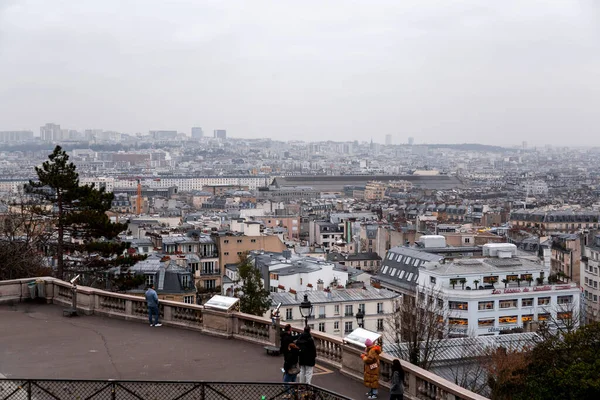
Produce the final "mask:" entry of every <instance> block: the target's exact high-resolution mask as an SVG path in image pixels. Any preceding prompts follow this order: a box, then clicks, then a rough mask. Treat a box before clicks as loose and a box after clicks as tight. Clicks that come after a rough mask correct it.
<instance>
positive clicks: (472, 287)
mask: <svg viewBox="0 0 600 400" xmlns="http://www.w3.org/2000/svg"><path fill="white" fill-rule="evenodd" d="M426 250H427V249H426V248H423V249H419V250H417V249H415V248H406V247H395V248H392V249H390V250H389V251H388V254H387V255H386V258H385V260H384V261H383V263H382V267H381V270H380V272H379V273H378V275H377V276H376V277H374V278H373V280H372V283H373V285H374V286H376V287H382V288H388V289H390V290H395V291H397V292H399V293H404V294H407V295H411V296H415V295H416V294H417V293H418V292H419V291H427V290H429V289H433V290H434V291H435V292H436V294H437V295H439V297H440V298H441V299H443V301H444V306H445V308H447V310H448V315H449V317H448V327H449V333H450V335H451V336H466V335H469V336H480V335H492V334H499V333H500V332H501V331H509V330H511V329H514V328H524V327H527V325H528V324H530V323H533V322H542V321H546V322H547V323H548V324H549V325H550V323H552V324H553V325H554V326H560V325H578V323H579V316H580V292H581V291H580V289H579V287H577V285H576V284H549V283H548V282H547V279H546V278H547V276H548V275H549V268H548V267H547V266H544V265H542V264H539V263H537V262H534V261H531V260H530V259H525V258H520V257H517V255H516V252H517V249H516V246H514V245H512V244H508V243H494V244H486V245H484V246H483V257H481V258H444V257H443V256H440V255H436V254H432V253H427V251H426Z"/></svg>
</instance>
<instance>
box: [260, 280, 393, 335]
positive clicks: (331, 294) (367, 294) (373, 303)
mask: <svg viewBox="0 0 600 400" xmlns="http://www.w3.org/2000/svg"><path fill="white" fill-rule="evenodd" d="M304 295H307V296H308V300H309V301H310V302H311V303H312V306H313V313H312V316H311V317H310V318H309V319H308V325H309V326H310V327H311V329H313V330H315V331H318V332H324V333H329V334H331V335H336V336H341V337H344V336H346V335H348V334H350V333H351V332H352V331H353V330H354V329H356V328H358V327H359V326H358V323H357V320H356V313H357V312H358V311H359V310H361V311H362V312H363V313H364V315H365V318H364V328H365V329H367V330H370V331H373V332H382V333H383V331H384V330H385V329H386V322H385V321H386V319H387V318H388V317H389V315H390V313H391V312H392V310H393V308H394V306H393V301H394V299H396V298H397V297H398V294H397V293H394V292H391V291H389V290H385V289H376V288H374V287H366V288H364V289H330V290H308V291H299V292H283V293H272V294H271V301H272V304H273V306H276V305H277V304H279V303H281V308H280V313H281V322H282V323H286V324H291V325H293V326H304V318H303V317H302V315H301V314H300V308H299V306H300V303H301V302H302V301H303V300H304ZM265 316H269V312H267V313H266V314H265Z"/></svg>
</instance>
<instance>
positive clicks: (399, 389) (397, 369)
mask: <svg viewBox="0 0 600 400" xmlns="http://www.w3.org/2000/svg"><path fill="white" fill-rule="evenodd" d="M391 383H392V387H391V388H390V400H402V399H404V370H403V369H402V365H400V360H398V359H397V358H396V359H395V360H394V361H392V379H391Z"/></svg>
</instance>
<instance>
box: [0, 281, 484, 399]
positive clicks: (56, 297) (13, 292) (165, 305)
mask: <svg viewBox="0 0 600 400" xmlns="http://www.w3.org/2000/svg"><path fill="white" fill-rule="evenodd" d="M38 279H41V280H43V281H44V283H43V285H44V290H43V292H44V297H45V298H46V302H48V303H53V304H59V305H63V306H70V305H71V301H72V296H73V292H72V290H71V289H72V287H71V285H70V284H69V283H67V282H64V281H61V280H58V279H55V278H32V279H18V280H11V281H0V304H2V303H13V302H21V301H26V300H28V299H30V291H29V288H28V284H29V283H32V282H35V281H37V280H38ZM38 292H39V293H41V292H42V291H41V290H40V291H38ZM76 295H77V309H78V311H79V312H80V313H83V314H87V315H92V314H93V315H102V316H109V317H113V318H121V319H127V320H130V321H135V320H137V321H140V322H144V323H146V322H147V319H148V314H147V306H146V299H145V298H143V297H138V296H132V295H127V294H121V293H113V292H106V291H103V290H99V289H94V288H90V287H85V286H78V287H77V291H76ZM159 309H160V314H161V322H162V323H163V325H166V326H174V327H183V328H186V329H191V330H196V331H198V332H202V333H207V334H211V335H214V336H221V337H225V338H235V339H239V340H246V341H249V342H252V343H259V344H265V345H271V346H272V345H274V344H275V342H276V338H277V336H279V335H280V331H279V329H277V327H275V326H274V325H273V324H272V322H271V320H270V319H269V318H263V317H258V316H255V315H249V314H243V313H240V312H222V311H216V310H210V309H205V308H204V307H203V306H198V305H194V304H185V303H179V302H175V301H169V300H162V301H161V302H160V305H159ZM293 329H294V330H295V331H296V332H301V331H302V328H301V327H294V328H293ZM312 336H313V338H314V340H315V344H316V348H317V359H318V360H319V362H321V363H324V364H327V365H329V366H330V367H331V368H333V369H337V370H339V371H340V372H342V373H343V374H345V375H348V376H351V377H353V378H356V379H359V380H362V378H363V372H364V365H363V363H362V360H361V359H360V354H361V352H362V351H363V349H358V348H356V347H352V346H350V345H347V344H345V343H344V342H343V340H342V339H341V338H340V337H339V336H337V335H330V334H327V333H322V332H316V331H313V332H312ZM392 360H393V357H390V356H388V355H387V354H385V353H384V354H382V355H381V369H380V372H381V375H380V377H381V378H380V383H381V384H382V385H383V386H386V387H389V386H390V378H391V366H392ZM402 365H403V368H404V372H405V390H404V395H405V398H407V399H432V400H433V399H436V400H437V399H444V400H455V399H468V400H483V399H485V398H484V397H482V396H480V395H478V394H475V393H473V392H470V391H469V390H467V389H464V388H462V387H460V386H458V385H456V384H454V383H452V382H450V381H447V380H445V379H443V378H442V377H440V376H438V375H435V374H434V373H431V372H429V371H426V370H424V369H421V368H419V367H417V366H415V365H413V364H410V363H408V362H407V361H403V362H402ZM0 382H8V381H0ZM10 382H11V383H10V385H14V386H10V387H11V388H13V390H16V391H19V393H21V394H20V395H19V396H20V397H4V398H6V399H11V398H15V399H21V398H26V399H27V398H32V399H39V398H46V397H48V396H46V395H45V396H46V397H40V396H34V395H32V396H31V397H23V394H25V393H31V391H32V390H33V388H34V387H38V386H36V385H41V383H39V382H42V381H37V380H31V381H30V380H18V381H16V380H13V381H10ZM43 382H51V381H43ZM94 382H95V383H94V385H97V386H93V387H95V388H96V390H98V391H102V390H109V392H107V393H112V392H110V390H111V387H112V388H116V385H120V384H121V383H120V382H118V381H117V382H115V383H114V385H113V386H109V387H107V388H104V389H103V386H102V384H104V385H112V384H113V383H112V382H110V383H109V382H97V381H94ZM61 384H62V383H61ZM153 384H154V385H156V386H157V387H158V386H160V384H159V383H153ZM170 384H173V383H168V382H165V386H168V385H170ZM183 384H189V385H190V386H189V388H190V389H192V388H194V387H195V386H194V385H198V388H196V389H194V390H200V387H204V390H209V386H210V385H217V384H216V383H215V384H213V383H202V382H197V383H183ZM0 385H1V384H0ZM52 385H54V386H53V387H57V388H58V386H60V384H52ZM227 385H234V386H235V385H238V384H237V383H234V384H230V383H227ZM279 386H281V384H279ZM60 387H61V388H62V386H60ZM88 387H92V386H88ZM123 387H128V386H126V385H125V386H123ZM211 387H212V386H211ZM236 387H239V386H236ZM257 387H258V386H257ZM2 388H4V387H3V386H0V389H2ZM27 388H29V390H31V391H30V392H27V390H28V389H27ZM53 390H54V389H53ZM169 390H171V389H169ZM210 390H212V389H210ZM219 390H220V389H219ZM132 391H133V392H134V393H138V392H136V391H135V390H133V389H132ZM3 393H12V392H11V391H8V392H6V391H5V392H3ZM15 393H16V392H15ZM35 393H39V392H35ZM65 393H67V392H65ZM98 393H100V392H98ZM103 393H104V392H103ZM198 393H200V392H198ZM206 393H208V392H206ZM61 395H63V394H61ZM130 395H131V393H130ZM11 396H13V395H12V394H11ZM93 396H94V391H92V392H87V391H86V392H85V393H82V394H81V396H80V397H81V398H89V399H94V397H93ZM135 396H136V395H132V397H129V398H133V399H136V398H143V397H135ZM261 396H262V395H261V394H259V393H258V392H257V397H256V398H259V399H260V397H261ZM331 396H332V397H327V396H323V397H322V398H324V399H342V398H343V397H341V396H337V395H333V394H332V395H331ZM49 398H55V399H56V398H58V399H62V398H61V397H51V396H50V397H49ZM69 398H77V397H75V396H71V397H69ZM102 398H106V396H104V397H102ZM115 398H116V399H118V398H119V397H115ZM156 398H158V397H156ZM161 398H165V399H167V398H170V397H161ZM181 398H186V397H181ZM194 398H196V397H194ZM199 398H202V397H199ZM205 398H211V397H205ZM224 398H237V397H224ZM266 398H273V396H269V395H267V396H266ZM311 398H312V397H311ZM316 398H320V397H318V396H317V397H316Z"/></svg>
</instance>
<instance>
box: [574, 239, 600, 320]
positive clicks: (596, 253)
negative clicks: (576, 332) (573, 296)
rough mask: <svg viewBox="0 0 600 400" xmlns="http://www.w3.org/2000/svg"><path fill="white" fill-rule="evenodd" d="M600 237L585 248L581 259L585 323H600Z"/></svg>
mask: <svg viewBox="0 0 600 400" xmlns="http://www.w3.org/2000/svg"><path fill="white" fill-rule="evenodd" d="M599 268H600V235H595V236H594V237H593V240H592V241H591V243H589V244H588V245H587V246H584V249H583V256H582V258H581V277H580V281H579V282H580V285H581V289H582V290H583V302H584V303H583V304H584V307H583V308H582V310H583V315H582V317H583V318H582V319H583V320H584V321H585V323H590V322H595V321H600V287H599V286H600V274H599V271H598V270H599Z"/></svg>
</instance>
